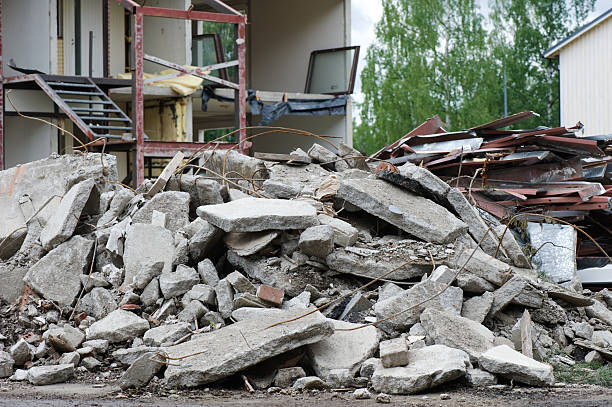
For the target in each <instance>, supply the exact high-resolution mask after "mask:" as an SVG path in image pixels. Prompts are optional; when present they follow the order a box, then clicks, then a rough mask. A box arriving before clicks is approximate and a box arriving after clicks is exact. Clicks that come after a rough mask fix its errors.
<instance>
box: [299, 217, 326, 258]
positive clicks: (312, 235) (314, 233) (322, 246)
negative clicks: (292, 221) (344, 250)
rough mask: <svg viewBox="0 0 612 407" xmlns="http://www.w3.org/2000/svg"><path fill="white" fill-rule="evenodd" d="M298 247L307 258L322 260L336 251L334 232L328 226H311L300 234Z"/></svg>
mask: <svg viewBox="0 0 612 407" xmlns="http://www.w3.org/2000/svg"><path fill="white" fill-rule="evenodd" d="M298 247H299V248H300V250H301V251H302V253H304V254H305V255H307V256H315V257H318V258H321V259H324V258H325V257H327V255H328V254H330V253H331V252H332V250H334V230H333V228H332V227H331V226H328V225H319V226H311V227H309V228H307V229H305V230H304V231H303V232H302V234H300V241H299V242H298Z"/></svg>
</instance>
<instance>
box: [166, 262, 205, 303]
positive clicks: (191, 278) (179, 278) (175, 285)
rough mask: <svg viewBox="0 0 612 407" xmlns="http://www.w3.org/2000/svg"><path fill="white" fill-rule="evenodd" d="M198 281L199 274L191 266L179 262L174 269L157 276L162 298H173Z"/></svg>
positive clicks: (189, 288)
mask: <svg viewBox="0 0 612 407" xmlns="http://www.w3.org/2000/svg"><path fill="white" fill-rule="evenodd" d="M198 283H200V276H199V275H198V273H197V272H196V271H195V269H193V268H191V267H187V266H185V265H183V264H180V265H179V266H178V267H177V268H176V271H174V272H170V273H162V274H161V275H160V276H159V288H160V290H161V292H162V295H163V296H164V298H174V297H178V296H181V295H183V294H185V293H186V292H187V291H189V290H191V288H192V287H193V286H194V285H196V284H198Z"/></svg>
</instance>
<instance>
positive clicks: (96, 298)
mask: <svg viewBox="0 0 612 407" xmlns="http://www.w3.org/2000/svg"><path fill="white" fill-rule="evenodd" d="M117 307H118V305H117V302H116V301H115V297H114V296H113V295H112V294H111V293H110V292H109V291H108V290H106V289H104V288H100V287H96V288H94V289H93V290H91V291H90V292H89V293H87V294H85V295H84V296H83V298H81V300H80V301H79V304H78V306H77V307H76V310H77V312H85V313H86V314H87V315H91V316H92V317H94V318H96V319H101V318H104V317H105V316H107V315H108V314H110V313H111V312H113V311H114V310H116V309H117Z"/></svg>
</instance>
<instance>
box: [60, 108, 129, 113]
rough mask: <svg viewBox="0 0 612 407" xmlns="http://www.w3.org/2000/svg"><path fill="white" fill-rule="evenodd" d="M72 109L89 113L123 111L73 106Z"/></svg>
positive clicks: (119, 111)
mask: <svg viewBox="0 0 612 407" xmlns="http://www.w3.org/2000/svg"><path fill="white" fill-rule="evenodd" d="M72 110H74V111H75V112H91V113H123V112H122V111H121V110H120V109H98V108H95V107H73V108H72ZM77 114H78V113H77Z"/></svg>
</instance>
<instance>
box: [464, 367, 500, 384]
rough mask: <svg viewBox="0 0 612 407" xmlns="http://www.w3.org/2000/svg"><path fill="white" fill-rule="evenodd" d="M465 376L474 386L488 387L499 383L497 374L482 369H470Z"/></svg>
mask: <svg viewBox="0 0 612 407" xmlns="http://www.w3.org/2000/svg"><path fill="white" fill-rule="evenodd" d="M465 378H466V379H467V382H468V384H469V385H470V386H472V387H487V386H492V385H495V384H497V376H495V375H494V374H491V373H489V372H487V371H486V370H482V369H468V370H467V372H466V373H465Z"/></svg>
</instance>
